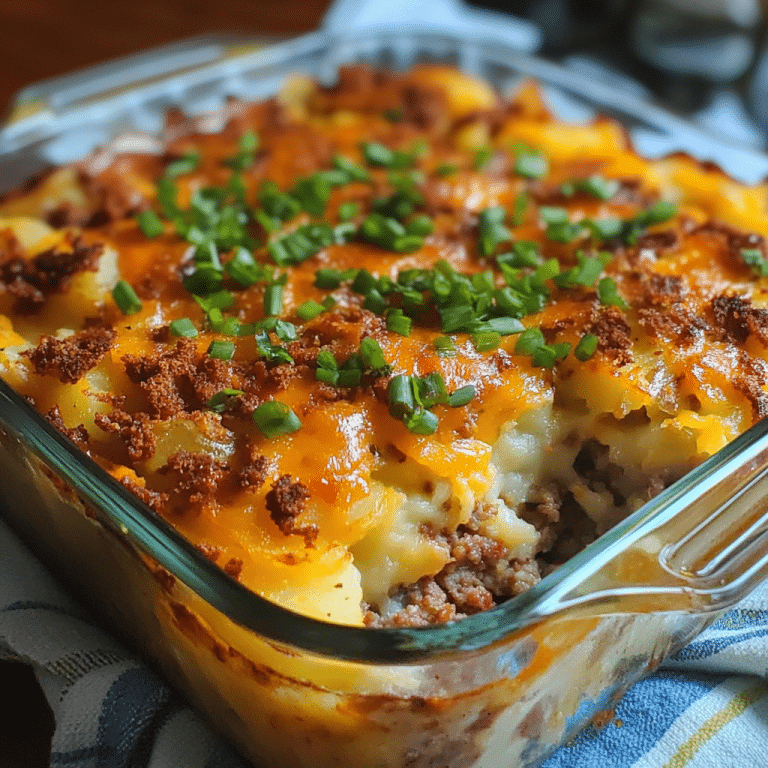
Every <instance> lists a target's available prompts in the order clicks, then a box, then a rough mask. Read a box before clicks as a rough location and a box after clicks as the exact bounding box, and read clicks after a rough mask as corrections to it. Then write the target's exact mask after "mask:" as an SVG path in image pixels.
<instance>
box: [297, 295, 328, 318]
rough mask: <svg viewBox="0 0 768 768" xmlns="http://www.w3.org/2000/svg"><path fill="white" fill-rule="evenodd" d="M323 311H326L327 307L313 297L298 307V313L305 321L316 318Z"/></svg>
mask: <svg viewBox="0 0 768 768" xmlns="http://www.w3.org/2000/svg"><path fill="white" fill-rule="evenodd" d="M323 312H325V307H324V306H323V305H322V304H319V303H318V302H316V301H313V300H312V299H309V300H308V301H305V302H304V303H303V304H299V306H298V307H296V314H297V315H298V316H299V317H300V318H301V319H302V320H304V321H308V320H314V319H315V318H316V317H317V316H318V315H321V314H322V313H323Z"/></svg>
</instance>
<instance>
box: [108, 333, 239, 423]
mask: <svg viewBox="0 0 768 768" xmlns="http://www.w3.org/2000/svg"><path fill="white" fill-rule="evenodd" d="M122 361H123V364H124V365H125V371H126V373H127V374H128V377H129V378H130V379H131V381H133V382H134V383H136V384H138V385H139V386H140V387H141V389H142V390H143V391H144V393H145V395H146V396H147V400H148V401H149V404H150V408H151V413H152V415H153V416H156V417H157V418H160V419H170V418H172V417H173V416H176V415H178V414H180V413H193V412H195V411H199V410H200V409H202V408H203V407H204V406H205V403H206V402H208V400H210V398H211V397H213V395H215V394H216V393H217V392H219V391H221V390H222V389H225V388H226V387H228V386H230V382H231V378H232V377H231V366H230V365H229V364H228V363H227V362H225V361H224V360H219V359H217V358H212V357H208V356H201V357H198V353H197V346H196V345H195V342H194V341H193V340H192V339H179V340H178V341H177V342H176V346H175V347H172V348H170V349H163V348H161V349H159V350H158V351H157V352H156V353H155V354H153V355H145V356H136V355H124V356H123V358H122Z"/></svg>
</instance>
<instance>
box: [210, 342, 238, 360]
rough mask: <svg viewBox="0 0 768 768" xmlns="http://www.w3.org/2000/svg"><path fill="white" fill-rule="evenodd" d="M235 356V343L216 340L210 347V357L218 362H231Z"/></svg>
mask: <svg viewBox="0 0 768 768" xmlns="http://www.w3.org/2000/svg"><path fill="white" fill-rule="evenodd" d="M234 354H235V343H234V342H233V341H221V340H219V339H214V340H213V341H212V342H211V343H210V344H209V345H208V355H209V357H215V358H216V359H217V360H231V359H232V356H233V355H234Z"/></svg>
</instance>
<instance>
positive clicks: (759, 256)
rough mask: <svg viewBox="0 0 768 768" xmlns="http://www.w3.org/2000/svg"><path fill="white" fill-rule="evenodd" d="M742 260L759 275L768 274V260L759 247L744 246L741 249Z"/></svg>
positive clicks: (764, 275)
mask: <svg viewBox="0 0 768 768" xmlns="http://www.w3.org/2000/svg"><path fill="white" fill-rule="evenodd" d="M739 253H740V255H741V258H742V261H743V262H744V263H745V264H746V265H747V266H748V267H749V268H750V269H751V270H752V271H753V272H754V273H755V274H756V275H757V276H758V277H766V276H767V275H768V261H766V259H765V257H764V256H763V252H762V251H761V250H760V249H759V248H742V249H741V250H740V251H739Z"/></svg>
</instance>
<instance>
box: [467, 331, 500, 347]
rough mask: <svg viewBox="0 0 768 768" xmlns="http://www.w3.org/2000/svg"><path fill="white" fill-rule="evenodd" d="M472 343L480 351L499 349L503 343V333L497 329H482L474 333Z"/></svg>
mask: <svg viewBox="0 0 768 768" xmlns="http://www.w3.org/2000/svg"><path fill="white" fill-rule="evenodd" d="M472 343H473V344H474V345H475V349H476V350H477V351H478V352H487V351H488V350H491V349H497V348H498V346H499V345H500V344H501V334H500V333H497V332H496V331H480V332H479V333H475V334H472Z"/></svg>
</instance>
